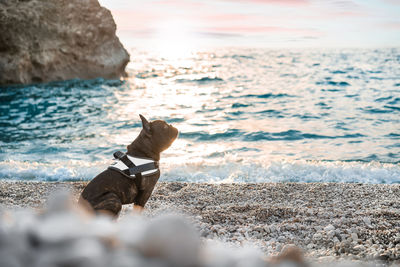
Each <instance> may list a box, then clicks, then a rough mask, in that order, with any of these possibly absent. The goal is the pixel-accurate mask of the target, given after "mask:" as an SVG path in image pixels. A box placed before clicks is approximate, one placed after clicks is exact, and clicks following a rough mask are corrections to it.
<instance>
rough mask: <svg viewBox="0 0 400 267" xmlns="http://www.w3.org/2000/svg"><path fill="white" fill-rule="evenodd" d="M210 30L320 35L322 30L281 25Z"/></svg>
mask: <svg viewBox="0 0 400 267" xmlns="http://www.w3.org/2000/svg"><path fill="white" fill-rule="evenodd" d="M206 30H207V31H208V32H218V33H237V34H243V33H260V34H261V33H296V34H301V35H309V36H319V35H321V32H319V31H317V30H315V29H300V28H287V27H279V26H226V27H224V26H219V27H210V28H207V29H206Z"/></svg>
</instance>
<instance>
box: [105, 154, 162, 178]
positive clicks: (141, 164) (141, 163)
mask: <svg viewBox="0 0 400 267" xmlns="http://www.w3.org/2000/svg"><path fill="white" fill-rule="evenodd" d="M113 155H114V162H113V163H112V164H111V165H110V166H109V167H108V169H109V170H114V171H117V172H120V173H122V174H123V175H125V176H127V177H129V178H131V179H136V178H142V177H143V176H149V175H153V174H155V173H157V172H159V171H160V170H159V166H158V161H154V160H152V159H147V158H138V157H132V156H129V155H126V154H125V153H122V152H121V151H117V152H115V153H114V154H113Z"/></svg>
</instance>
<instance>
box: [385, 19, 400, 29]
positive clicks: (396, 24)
mask: <svg viewBox="0 0 400 267" xmlns="http://www.w3.org/2000/svg"><path fill="white" fill-rule="evenodd" d="M380 28H385V29H392V30H400V21H391V22H386V23H383V24H381V25H380Z"/></svg>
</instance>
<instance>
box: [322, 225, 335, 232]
mask: <svg viewBox="0 0 400 267" xmlns="http://www.w3.org/2000/svg"><path fill="white" fill-rule="evenodd" d="M333 230H335V227H334V226H333V225H332V224H329V225H327V226H326V227H325V228H324V231H325V232H329V231H333Z"/></svg>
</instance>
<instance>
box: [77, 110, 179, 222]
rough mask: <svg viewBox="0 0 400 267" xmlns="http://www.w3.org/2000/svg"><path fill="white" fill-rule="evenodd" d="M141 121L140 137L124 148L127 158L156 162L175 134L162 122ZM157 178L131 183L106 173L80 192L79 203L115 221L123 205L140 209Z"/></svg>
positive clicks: (116, 174) (149, 177)
mask: <svg viewBox="0 0 400 267" xmlns="http://www.w3.org/2000/svg"><path fill="white" fill-rule="evenodd" d="M140 118H141V120H142V126H143V128H142V130H141V132H140V134H139V136H138V137H137V138H136V139H135V140H134V141H133V142H132V143H131V144H130V145H128V146H127V154H128V155H130V156H134V157H144V158H150V159H153V160H154V161H159V160H160V153H161V152H162V151H164V150H166V149H167V148H168V147H169V146H170V145H171V144H172V142H173V141H174V140H175V139H176V137H177V136H178V130H177V129H176V128H175V127H173V126H172V125H170V124H168V123H166V122H165V121H162V120H156V121H153V122H148V121H147V120H146V119H145V118H144V117H143V116H142V115H140ZM158 178H160V172H159V171H158V172H156V173H155V174H152V175H150V176H146V177H143V178H142V179H139V178H136V179H131V178H128V177H126V176H124V175H123V174H121V173H119V172H118V171H114V170H109V169H107V170H105V171H103V172H102V173H100V174H99V175H97V176H96V177H95V178H94V179H93V180H91V181H90V182H89V183H88V185H87V186H86V187H85V188H84V189H83V191H82V193H81V196H80V198H79V203H80V204H81V205H83V206H86V207H90V208H91V209H92V210H94V211H95V212H96V213H103V214H111V215H112V216H114V217H116V216H118V214H119V212H120V211H121V208H122V205H124V204H131V203H134V204H135V205H138V206H140V207H142V208H143V207H144V205H145V204H146V202H147V200H148V199H149V197H150V195H151V193H152V192H153V189H154V186H155V185H156V183H157V181H158Z"/></svg>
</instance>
